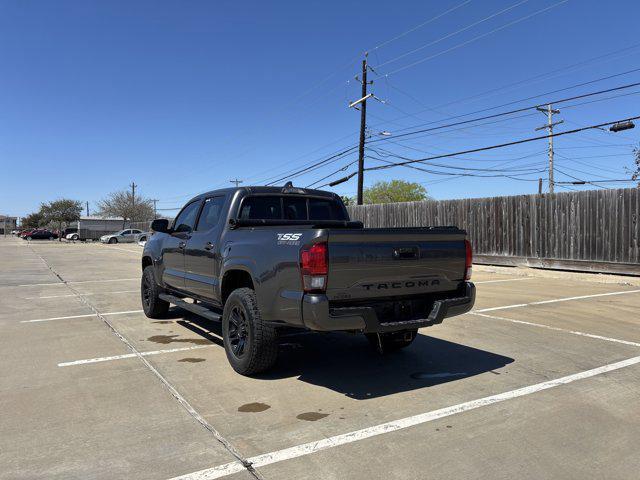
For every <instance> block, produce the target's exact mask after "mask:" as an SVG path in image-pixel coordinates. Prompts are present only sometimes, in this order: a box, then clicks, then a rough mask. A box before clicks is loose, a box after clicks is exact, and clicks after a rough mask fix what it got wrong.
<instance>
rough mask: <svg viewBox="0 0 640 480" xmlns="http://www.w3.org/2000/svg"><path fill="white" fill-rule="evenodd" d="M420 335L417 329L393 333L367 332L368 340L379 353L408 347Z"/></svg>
mask: <svg viewBox="0 0 640 480" xmlns="http://www.w3.org/2000/svg"><path fill="white" fill-rule="evenodd" d="M417 335H418V330H417V329H411V330H402V331H400V332H391V333H367V334H366V336H367V340H369V343H370V344H371V346H372V347H374V348H375V349H376V350H377V351H378V352H379V353H382V354H384V353H389V352H394V351H396V350H400V349H401V348H405V347H408V346H409V345H411V343H413V341H414V340H415V339H416V336H417Z"/></svg>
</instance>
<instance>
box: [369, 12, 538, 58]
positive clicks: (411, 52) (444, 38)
mask: <svg viewBox="0 0 640 480" xmlns="http://www.w3.org/2000/svg"><path fill="white" fill-rule="evenodd" d="M528 1H529V0H520V1H519V2H516V3H514V4H513V5H511V6H509V7H507V8H504V9H502V10H500V11H498V12H495V13H492V14H491V15H489V16H488V17H484V18H483V19H481V20H478V21H476V22H473V23H471V24H469V25H467V26H466V27H463V28H461V29H459V30H456V31H455V32H451V33H448V34H447V35H444V36H442V37H439V38H437V39H436V40H433V41H431V42H429V43H426V44H424V45H422V46H420V47H418V48H414V49H413V50H410V51H408V52H405V53H403V54H401V55H398V56H397V57H394V58H392V59H391V60H387V61H386V62H383V63H380V64H378V65H376V67H375V68H376V69H378V68H381V67H384V66H385V65H388V64H390V63H393V62H396V61H398V60H400V59H401V58H404V57H406V56H408V55H411V54H413V53H416V52H419V51H420V50H424V49H425V48H427V47H431V46H433V45H435V44H436V43H440V42H442V41H443V40H446V39H447V38H451V37H454V36H456V35H458V34H459V33H462V32H465V31H467V30H469V29H470V28H473V27H475V26H477V25H480V24H481V23H484V22H486V21H487V20H491V19H492V18H495V17H497V16H499V15H502V14H503V13H506V12H508V11H509V10H513V9H514V8H516V7H519V6H520V5H522V4H524V3H527V2H528Z"/></svg>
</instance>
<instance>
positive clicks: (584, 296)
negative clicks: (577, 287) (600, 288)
mask: <svg viewBox="0 0 640 480" xmlns="http://www.w3.org/2000/svg"><path fill="white" fill-rule="evenodd" d="M638 292H640V290H624V291H622V292H608V293H595V294H593V295H581V296H579V297H564V298H554V299H552V300H542V301H539V302H530V303H516V304H514V305H504V306H502V307H491V308H481V309H479V310H472V311H471V312H470V313H482V312H493V311H494V310H506V309H509V308H518V307H528V306H530V305H543V304H546V303H556V302H567V301H569V300H583V299H585V298H596V297H607V296H610V295H626V294H627V293H638Z"/></svg>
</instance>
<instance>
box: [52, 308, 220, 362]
mask: <svg viewBox="0 0 640 480" xmlns="http://www.w3.org/2000/svg"><path fill="white" fill-rule="evenodd" d="M103 315H104V314H103ZM214 346H215V345H213V344H211V345H195V346H193V347H181V348H170V349H168V350H153V351H151V352H140V355H142V356H145V357H147V356H149V355H160V354H162V353H173V352H186V351H189V350H198V349H200V348H209V347H214ZM137 357H138V355H136V354H135V353H126V354H124V355H113V356H112V357H97V358H87V359H84V360H75V361H73V362H62V363H59V364H58V366H59V367H70V366H72V365H86V364H88V363H100V362H109V361H111V360H122V359H124V358H137Z"/></svg>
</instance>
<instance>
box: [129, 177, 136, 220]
mask: <svg viewBox="0 0 640 480" xmlns="http://www.w3.org/2000/svg"><path fill="white" fill-rule="evenodd" d="M129 186H130V187H131V215H130V217H131V218H129V226H131V222H133V216H134V215H135V214H136V187H137V185H136V182H131V185H129Z"/></svg>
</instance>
